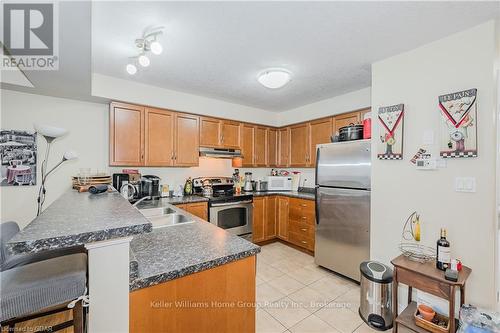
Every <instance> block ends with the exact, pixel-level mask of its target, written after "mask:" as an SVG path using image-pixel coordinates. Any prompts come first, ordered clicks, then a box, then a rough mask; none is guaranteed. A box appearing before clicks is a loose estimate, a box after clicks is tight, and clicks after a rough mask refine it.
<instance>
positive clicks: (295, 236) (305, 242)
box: [288, 231, 314, 251]
mask: <svg viewBox="0 0 500 333" xmlns="http://www.w3.org/2000/svg"><path fill="white" fill-rule="evenodd" d="M288 241H289V242H290V243H292V244H295V245H297V246H300V247H303V248H305V249H308V250H310V251H314V238H311V237H308V236H306V235H302V234H299V233H296V232H293V231H290V232H289V233H288Z"/></svg>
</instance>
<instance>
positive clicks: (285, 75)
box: [257, 68, 292, 89]
mask: <svg viewBox="0 0 500 333" xmlns="http://www.w3.org/2000/svg"><path fill="white" fill-rule="evenodd" d="M291 79H292V75H291V73H290V72H289V71H287V70H286V69H283V68H268V69H266V70H264V71H262V72H261V73H260V74H259V75H258V76H257V81H259V83H260V84H262V85H263V86H264V87H266V88H269V89H278V88H281V87H284V86H285V85H286V84H288V82H290V81H291Z"/></svg>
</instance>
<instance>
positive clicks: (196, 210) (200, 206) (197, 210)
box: [176, 202, 208, 221]
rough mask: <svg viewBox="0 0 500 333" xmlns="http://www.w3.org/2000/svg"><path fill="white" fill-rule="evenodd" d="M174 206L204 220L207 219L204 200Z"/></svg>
mask: <svg viewBox="0 0 500 333" xmlns="http://www.w3.org/2000/svg"><path fill="white" fill-rule="evenodd" d="M176 206H177V207H179V208H180V209H184V210H185V211H186V212H188V213H191V214H193V215H195V216H198V217H199V218H201V219H203V220H205V221H208V204H207V203H206V202H195V203H188V204H180V205H176Z"/></svg>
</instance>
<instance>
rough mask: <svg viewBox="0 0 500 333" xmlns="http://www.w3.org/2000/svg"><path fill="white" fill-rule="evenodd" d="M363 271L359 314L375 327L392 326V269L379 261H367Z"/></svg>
mask: <svg viewBox="0 0 500 333" xmlns="http://www.w3.org/2000/svg"><path fill="white" fill-rule="evenodd" d="M359 270H360V271H361V286H360V290H361V295H360V303H359V304H360V305H359V315H360V316H361V318H362V319H363V320H364V321H365V323H367V324H368V325H370V326H371V327H373V328H374V329H377V330H380V331H385V330H388V329H390V328H392V325H393V323H392V318H393V315H392V313H393V312H392V311H393V310H392V279H393V273H392V269H391V268H390V267H388V266H386V265H384V264H382V263H380V262H377V261H365V262H362V263H361V265H360V266H359Z"/></svg>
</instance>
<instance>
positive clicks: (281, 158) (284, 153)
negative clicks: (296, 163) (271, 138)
mask: <svg viewBox="0 0 500 333" xmlns="http://www.w3.org/2000/svg"><path fill="white" fill-rule="evenodd" d="M289 153H290V128H289V127H286V128H281V129H279V131H278V161H277V165H276V166H278V167H288V166H289V165H290V160H289Z"/></svg>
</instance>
